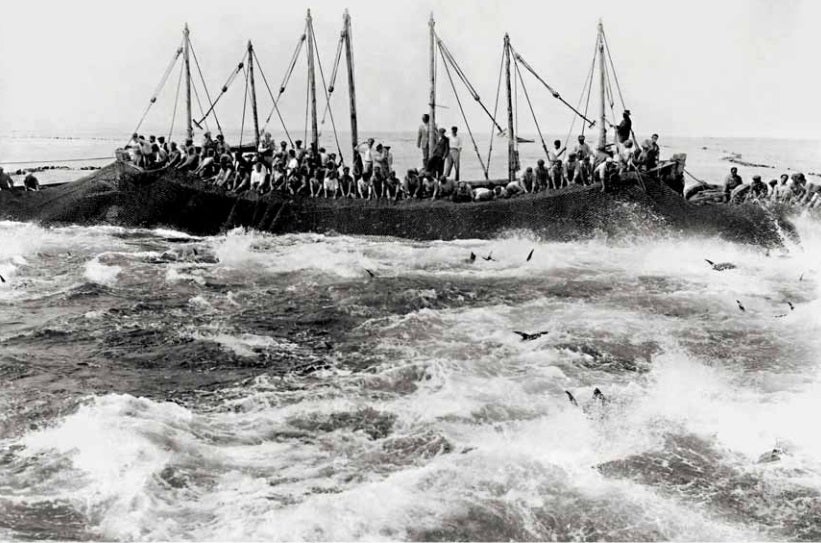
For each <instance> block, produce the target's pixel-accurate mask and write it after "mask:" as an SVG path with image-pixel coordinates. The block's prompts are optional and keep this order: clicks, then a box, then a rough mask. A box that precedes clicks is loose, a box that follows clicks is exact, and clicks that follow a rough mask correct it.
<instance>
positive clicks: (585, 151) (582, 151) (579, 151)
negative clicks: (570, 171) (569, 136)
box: [573, 134, 593, 162]
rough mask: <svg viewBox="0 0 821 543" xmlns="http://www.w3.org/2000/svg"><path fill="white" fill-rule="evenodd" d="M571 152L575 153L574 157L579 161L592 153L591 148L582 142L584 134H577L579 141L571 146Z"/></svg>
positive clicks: (582, 160)
mask: <svg viewBox="0 0 821 543" xmlns="http://www.w3.org/2000/svg"><path fill="white" fill-rule="evenodd" d="M573 152H574V153H576V158H578V159H579V160H580V161H581V162H584V161H585V160H587V159H588V157H590V155H592V154H593V150H592V149H590V146H589V145H588V144H586V143H585V142H584V134H579V143H578V144H576V147H574V148H573Z"/></svg>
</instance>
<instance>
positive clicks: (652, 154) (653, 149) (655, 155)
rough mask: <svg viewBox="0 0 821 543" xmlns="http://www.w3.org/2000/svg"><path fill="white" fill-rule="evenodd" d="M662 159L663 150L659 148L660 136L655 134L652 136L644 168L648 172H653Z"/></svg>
mask: <svg viewBox="0 0 821 543" xmlns="http://www.w3.org/2000/svg"><path fill="white" fill-rule="evenodd" d="M660 158H661V149H660V148H659V135H658V134H653V135H652V136H650V145H649V152H648V153H647V156H646V157H645V160H644V167H645V168H647V169H648V170H652V169H653V168H655V167H656V166H658V163H659V159H660Z"/></svg>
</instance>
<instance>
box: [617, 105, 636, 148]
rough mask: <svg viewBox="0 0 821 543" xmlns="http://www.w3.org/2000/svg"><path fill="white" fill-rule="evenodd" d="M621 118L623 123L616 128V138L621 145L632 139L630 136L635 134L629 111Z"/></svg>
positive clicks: (626, 110)
mask: <svg viewBox="0 0 821 543" xmlns="http://www.w3.org/2000/svg"><path fill="white" fill-rule="evenodd" d="M621 116H622V119H621V122H620V123H619V124H618V126H616V138H617V140H618V142H619V143H624V142H626V141H627V140H629V139H630V135H631V134H632V133H633V121H632V120H631V119H630V110H629V109H625V110H624V113H622V115H621Z"/></svg>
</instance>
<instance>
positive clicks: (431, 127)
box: [425, 12, 437, 169]
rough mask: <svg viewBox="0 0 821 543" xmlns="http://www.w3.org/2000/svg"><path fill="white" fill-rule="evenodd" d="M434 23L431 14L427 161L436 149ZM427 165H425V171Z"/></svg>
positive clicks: (429, 24)
mask: <svg viewBox="0 0 821 543" xmlns="http://www.w3.org/2000/svg"><path fill="white" fill-rule="evenodd" d="M435 25H436V22H435V21H434V20H433V12H431V14H430V20H429V21H428V26H429V27H430V104H429V105H430V113H429V115H430V119H429V120H428V160H430V157H432V156H433V149H434V147H436V137H437V134H436V52H435V50H434V46H435V45H434V44H435V40H436V31H435V30H434V27H435ZM427 167H428V165H427V164H425V169H427Z"/></svg>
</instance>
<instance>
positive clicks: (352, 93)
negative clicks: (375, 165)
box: [342, 9, 359, 158]
mask: <svg viewBox="0 0 821 543" xmlns="http://www.w3.org/2000/svg"><path fill="white" fill-rule="evenodd" d="M342 20H343V23H344V24H343V30H342V37H343V38H344V40H345V60H346V61H347V65H348V98H349V99H350V103H351V142H352V143H353V153H354V154H353V156H354V158H355V157H356V148H357V145H358V144H359V131H358V127H357V124H356V88H355V85H354V76H353V36H352V34H351V16H350V15H349V14H348V10H347V9H346V10H345V15H343V16H342Z"/></svg>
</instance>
